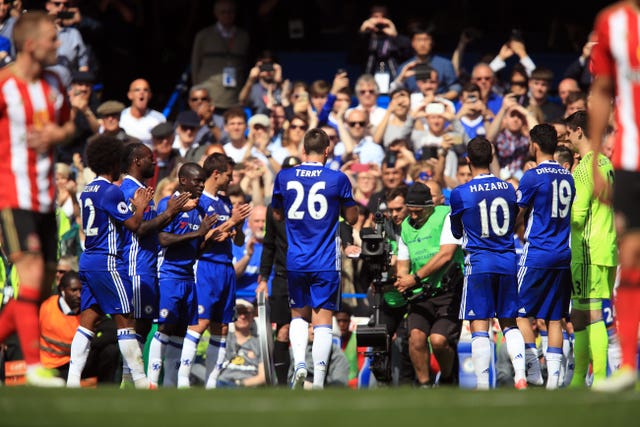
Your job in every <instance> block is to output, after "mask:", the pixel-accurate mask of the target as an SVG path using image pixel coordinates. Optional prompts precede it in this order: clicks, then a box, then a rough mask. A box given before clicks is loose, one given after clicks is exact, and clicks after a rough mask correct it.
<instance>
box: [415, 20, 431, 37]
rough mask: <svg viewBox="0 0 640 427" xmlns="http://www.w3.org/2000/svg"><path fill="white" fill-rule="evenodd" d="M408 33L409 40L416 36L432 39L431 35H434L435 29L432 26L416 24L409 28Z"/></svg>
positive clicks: (421, 23) (422, 23)
mask: <svg viewBox="0 0 640 427" xmlns="http://www.w3.org/2000/svg"><path fill="white" fill-rule="evenodd" d="M409 33H410V34H411V38H413V37H415V36H417V35H418V34H426V35H428V36H431V37H433V34H434V33H435V27H434V26H433V24H426V23H424V22H416V23H415V24H413V25H411V27H410V28H409Z"/></svg>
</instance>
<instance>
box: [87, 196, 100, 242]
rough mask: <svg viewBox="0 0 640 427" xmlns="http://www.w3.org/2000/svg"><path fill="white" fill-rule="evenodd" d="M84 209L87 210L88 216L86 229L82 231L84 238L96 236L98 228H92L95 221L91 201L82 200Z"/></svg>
mask: <svg viewBox="0 0 640 427" xmlns="http://www.w3.org/2000/svg"><path fill="white" fill-rule="evenodd" d="M84 207H85V208H87V209H89V216H88V217H87V227H86V228H85V230H84V234H85V235H86V236H97V235H98V227H94V226H93V221H95V220H96V208H95V207H94V206H93V202H92V201H91V199H85V200H84Z"/></svg>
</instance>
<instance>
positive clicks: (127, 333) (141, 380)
mask: <svg viewBox="0 0 640 427" xmlns="http://www.w3.org/2000/svg"><path fill="white" fill-rule="evenodd" d="M118 346H119V347H120V353H122V357H123V359H125V361H126V363H127V366H129V369H130V370H131V377H132V378H133V382H134V384H135V385H136V388H142V389H148V388H149V380H148V379H147V376H146V375H145V373H144V362H143V361H142V351H140V345H139V344H138V340H137V339H136V332H135V330H134V329H133V328H124V329H118Z"/></svg>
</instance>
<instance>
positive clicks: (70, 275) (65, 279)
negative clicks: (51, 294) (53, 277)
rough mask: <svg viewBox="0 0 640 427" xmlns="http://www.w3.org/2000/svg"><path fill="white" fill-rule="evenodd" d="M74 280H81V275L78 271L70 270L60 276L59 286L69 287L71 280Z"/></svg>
mask: <svg viewBox="0 0 640 427" xmlns="http://www.w3.org/2000/svg"><path fill="white" fill-rule="evenodd" d="M73 280H78V281H81V280H80V275H79V274H78V272H77V271H73V270H69V271H67V272H66V273H64V274H63V275H62V277H61V278H60V284H59V285H58V288H59V289H60V290H62V289H66V288H68V287H69V286H71V281H73Z"/></svg>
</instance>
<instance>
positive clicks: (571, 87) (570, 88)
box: [558, 77, 580, 117]
mask: <svg viewBox="0 0 640 427" xmlns="http://www.w3.org/2000/svg"><path fill="white" fill-rule="evenodd" d="M571 92H580V87H579V86H578V82H577V81H575V80H574V79H572V78H568V77H567V78H564V79H562V80H560V83H558V97H559V98H560V101H562V105H564V106H566V105H567V97H568V96H569V94H570V93H571ZM570 115H571V114H567V117H569V116H570Z"/></svg>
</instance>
